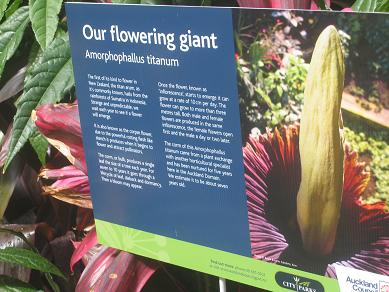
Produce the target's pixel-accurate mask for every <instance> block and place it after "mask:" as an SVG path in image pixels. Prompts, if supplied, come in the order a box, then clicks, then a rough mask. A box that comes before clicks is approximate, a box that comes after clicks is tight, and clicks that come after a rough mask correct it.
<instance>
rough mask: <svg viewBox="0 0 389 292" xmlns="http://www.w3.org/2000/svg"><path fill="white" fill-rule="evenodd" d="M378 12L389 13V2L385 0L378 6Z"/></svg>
mask: <svg viewBox="0 0 389 292" xmlns="http://www.w3.org/2000/svg"><path fill="white" fill-rule="evenodd" d="M375 11H376V12H389V0H383V1H382V2H381V3H380V5H378V6H377V8H376V10H375Z"/></svg>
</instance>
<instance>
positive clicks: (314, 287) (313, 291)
mask: <svg viewBox="0 0 389 292" xmlns="http://www.w3.org/2000/svg"><path fill="white" fill-rule="evenodd" d="M276 282H277V284H278V285H279V286H281V287H283V288H286V289H289V290H292V291H296V292H324V287H323V285H322V284H320V283H319V282H318V281H316V280H312V279H308V278H304V277H300V276H296V275H292V274H288V273H284V272H277V273H276Z"/></svg>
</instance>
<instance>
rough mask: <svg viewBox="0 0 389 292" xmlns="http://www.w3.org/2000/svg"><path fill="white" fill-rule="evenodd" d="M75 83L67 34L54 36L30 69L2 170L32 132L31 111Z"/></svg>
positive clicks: (58, 96) (57, 98) (59, 95)
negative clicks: (36, 62) (29, 75)
mask: <svg viewBox="0 0 389 292" xmlns="http://www.w3.org/2000/svg"><path fill="white" fill-rule="evenodd" d="M73 84H74V77H73V71H72V62H71V58H70V48H69V41H68V37H67V36H66V37H63V38H62V37H59V38H56V39H55V40H54V41H53V42H52V43H51V44H50V46H49V47H48V48H47V50H46V51H45V52H44V53H43V54H42V57H41V58H39V63H38V64H36V65H35V66H34V68H32V70H31V78H30V79H29V80H28V81H27V83H26V85H25V90H24V93H23V95H22V97H21V98H20V100H19V102H18V106H17V112H16V115H15V117H14V130H13V135H12V139H11V145H10V151H9V153H8V156H7V161H6V164H5V166H4V169H6V168H7V167H8V165H9V164H10V162H11V161H12V159H13V158H14V157H15V155H16V154H17V153H18V152H19V150H20V149H21V148H22V147H23V145H24V144H25V143H26V142H27V141H28V139H29V138H30V137H31V135H32V134H33V133H34V129H35V124H34V122H33V121H32V120H31V118H30V117H31V113H32V111H33V110H34V109H35V108H36V107H37V106H38V105H41V104H47V103H55V102H58V101H59V100H61V98H62V97H63V96H64V95H65V93H67V92H68V91H69V89H70V88H71V87H72V86H73Z"/></svg>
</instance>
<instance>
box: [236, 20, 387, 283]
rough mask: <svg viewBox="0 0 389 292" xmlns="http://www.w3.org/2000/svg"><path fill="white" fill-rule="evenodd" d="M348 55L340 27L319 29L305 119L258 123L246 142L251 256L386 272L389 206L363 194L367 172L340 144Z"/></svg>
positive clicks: (329, 269)
mask: <svg viewBox="0 0 389 292" xmlns="http://www.w3.org/2000/svg"><path fill="white" fill-rule="evenodd" d="M343 79H344V60H343V55H342V50H341V45H340V39H339V36H338V33H337V31H336V29H335V28H334V27H332V26H330V27H328V28H326V29H325V30H324V31H323V32H322V34H321V35H320V37H319V39H318V41H317V43H316V46H315V49H314V53H313V56H312V61H311V66H310V69H309V73H308V77H307V80H306V90H305V93H304V109H303V113H302V117H301V126H299V125H292V126H285V127H283V128H281V129H280V130H277V129H275V130H274V132H271V131H267V133H266V134H261V133H258V131H256V132H255V131H253V132H252V134H251V136H250V137H249V140H248V143H247V145H246V146H245V147H244V149H243V153H244V165H245V180H246V193H247V197H248V211H249V226H250V238H251V245H252V254H253V257H255V258H257V259H262V260H268V261H272V262H281V261H283V262H289V263H290V262H292V263H294V264H296V265H297V266H298V268H301V269H305V270H308V271H312V272H316V273H322V274H325V275H327V276H330V277H336V271H335V265H343V266H348V267H353V268H357V269H361V270H366V271H370V272H374V273H378V274H383V275H389V253H388V252H387V251H388V248H389V213H387V212H385V204H384V203H376V204H370V205H365V204H363V203H362V201H361V199H360V198H361V195H362V193H363V192H364V190H365V188H366V186H367V183H368V181H369V173H367V172H366V171H365V170H364V165H363V164H362V163H359V162H358V155H357V153H355V152H353V151H352V150H351V149H350V148H349V147H348V145H347V144H345V145H344V146H343V138H342V120H341V114H340V102H341V96H342V91H343Z"/></svg>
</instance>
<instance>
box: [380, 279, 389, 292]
mask: <svg viewBox="0 0 389 292" xmlns="http://www.w3.org/2000/svg"><path fill="white" fill-rule="evenodd" d="M380 292H389V282H384V281H380Z"/></svg>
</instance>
